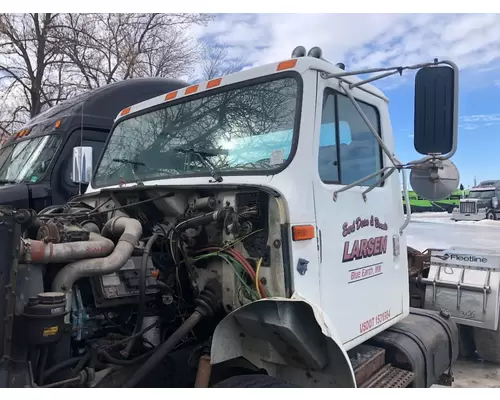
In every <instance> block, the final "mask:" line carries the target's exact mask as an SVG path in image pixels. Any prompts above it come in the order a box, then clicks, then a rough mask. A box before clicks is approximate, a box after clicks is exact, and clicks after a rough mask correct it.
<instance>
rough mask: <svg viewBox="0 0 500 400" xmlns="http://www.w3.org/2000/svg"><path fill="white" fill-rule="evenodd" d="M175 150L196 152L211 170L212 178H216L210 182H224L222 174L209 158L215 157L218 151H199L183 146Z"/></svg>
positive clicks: (185, 152) (187, 152)
mask: <svg viewBox="0 0 500 400" xmlns="http://www.w3.org/2000/svg"><path fill="white" fill-rule="evenodd" d="M174 151H178V152H179V153H183V154H194V155H196V156H198V158H199V159H200V161H201V163H202V164H203V165H204V166H205V167H207V169H208V170H209V171H210V174H211V175H212V178H214V180H213V181H209V182H210V183H213V182H222V181H223V179H222V175H221V174H220V173H219V172H218V171H217V169H216V168H215V166H214V165H213V164H212V163H211V162H210V161H209V160H208V157H213V156H217V155H218V153H217V152H216V151H213V152H212V151H197V150H194V149H182V148H175V149H174Z"/></svg>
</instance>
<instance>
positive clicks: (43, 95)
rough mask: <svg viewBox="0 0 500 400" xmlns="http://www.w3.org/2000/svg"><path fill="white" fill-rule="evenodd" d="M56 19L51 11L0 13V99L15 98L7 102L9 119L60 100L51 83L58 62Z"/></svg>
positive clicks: (34, 112) (57, 74) (55, 78)
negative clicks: (11, 112) (13, 100)
mask: <svg viewBox="0 0 500 400" xmlns="http://www.w3.org/2000/svg"><path fill="white" fill-rule="evenodd" d="M57 18H58V14H51V13H47V14H0V89H1V90H2V92H1V95H2V97H3V98H4V99H5V98H8V97H10V98H15V100H16V101H15V103H16V104H10V105H11V107H13V112H14V114H15V115H12V116H10V117H9V118H8V119H9V120H10V121H12V122H14V121H16V120H17V119H18V117H20V116H21V115H20V114H25V115H24V117H33V116H35V115H37V114H38V113H39V112H40V111H42V110H43V109H44V107H47V106H48V107H51V106H52V105H54V104H57V103H58V102H59V101H61V100H62V99H64V95H63V93H62V91H61V90H60V89H59V88H56V86H57V85H55V82H57V81H58V79H60V77H61V62H62V59H61V55H60V53H59V48H58V46H57V42H56V41H55V40H54V32H55V29H56V28H55V24H56V20H57ZM11 103H12V102H11ZM4 127H5V126H4Z"/></svg>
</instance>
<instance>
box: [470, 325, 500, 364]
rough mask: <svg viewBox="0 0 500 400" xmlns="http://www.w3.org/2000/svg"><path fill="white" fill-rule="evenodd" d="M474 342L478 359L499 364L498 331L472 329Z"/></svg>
mask: <svg viewBox="0 0 500 400" xmlns="http://www.w3.org/2000/svg"><path fill="white" fill-rule="evenodd" d="M474 342H475V345H476V351H477V354H478V355H479V357H480V358H482V359H483V360H484V361H489V362H492V363H495V364H500V330H498V329H497V330H496V331H490V330H487V329H481V328H474Z"/></svg>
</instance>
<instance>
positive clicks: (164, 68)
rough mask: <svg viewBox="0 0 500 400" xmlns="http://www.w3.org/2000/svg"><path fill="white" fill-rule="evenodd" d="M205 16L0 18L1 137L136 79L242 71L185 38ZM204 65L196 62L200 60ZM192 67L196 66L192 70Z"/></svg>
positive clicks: (223, 52) (217, 49)
mask: <svg viewBox="0 0 500 400" xmlns="http://www.w3.org/2000/svg"><path fill="white" fill-rule="evenodd" d="M211 19H212V16H209V15H204V14H51V13H46V14H0V105H1V106H2V107H1V110H0V134H2V132H3V133H5V132H13V131H15V130H16V129H18V128H19V127H20V125H22V124H23V123H25V122H26V121H27V120H28V119H30V118H32V117H33V116H35V115H38V114H39V113H40V112H42V111H44V110H45V109H47V108H50V107H52V106H54V105H56V104H58V103H60V102H61V101H64V100H65V99H67V98H68V97H71V96H73V95H75V94H76V93H78V92H81V91H83V90H88V89H93V88H96V87H100V86H103V85H106V84H109V83H112V82H116V81H119V80H123V79H130V78H136V77H145V76H156V77H175V78H179V77H182V76H193V73H195V72H197V73H198V75H200V73H199V68H200V65H201V66H202V68H203V72H202V75H203V77H204V78H206V79H210V78H212V77H215V76H221V75H225V74H227V73H230V72H234V71H237V70H239V69H241V67H242V66H243V63H242V62H241V60H238V59H234V58H229V57H228V51H227V48H224V47H221V46H213V47H212V48H211V47H209V46H200V45H198V44H197V43H196V41H195V40H193V38H192V37H191V36H190V35H189V33H188V32H190V29H189V28H190V27H192V26H193V25H199V24H207V23H208V22H209V21H210V20H211ZM200 59H201V61H200ZM195 67H196V68H195Z"/></svg>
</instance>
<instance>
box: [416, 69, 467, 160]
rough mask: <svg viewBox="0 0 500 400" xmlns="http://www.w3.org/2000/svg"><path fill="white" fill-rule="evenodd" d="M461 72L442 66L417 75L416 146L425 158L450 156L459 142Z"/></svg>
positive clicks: (420, 71) (419, 71)
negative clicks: (459, 83)
mask: <svg viewBox="0 0 500 400" xmlns="http://www.w3.org/2000/svg"><path fill="white" fill-rule="evenodd" d="M457 113H458V71H457V69H456V67H454V68H452V67H450V66H448V65H444V66H442V65H439V66H432V67H425V68H421V69H419V70H418V71H417V73H416V76H415V120H414V130H413V134H414V147H415V150H416V151H417V152H419V153H420V154H423V155H431V154H439V155H447V154H449V153H450V152H454V151H455V149H456V142H457V125H458V124H457V118H458V115H457Z"/></svg>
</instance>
